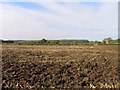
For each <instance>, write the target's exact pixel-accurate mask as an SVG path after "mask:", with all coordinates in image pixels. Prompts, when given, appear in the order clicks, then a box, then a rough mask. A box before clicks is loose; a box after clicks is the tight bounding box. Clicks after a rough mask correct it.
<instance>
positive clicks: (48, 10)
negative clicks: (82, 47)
mask: <svg viewBox="0 0 120 90" xmlns="http://www.w3.org/2000/svg"><path fill="white" fill-rule="evenodd" d="M0 30H1V31H2V35H1V37H0V38H2V39H10V40H11V39H15V40H17V39H19V40H26V39H29V40H31V39H32V40H39V39H42V38H46V39H89V40H102V39H103V38H106V37H112V38H113V39H115V38H117V37H118V3H117V2H4V3H0Z"/></svg>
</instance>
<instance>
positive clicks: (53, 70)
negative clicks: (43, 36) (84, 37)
mask: <svg viewBox="0 0 120 90" xmlns="http://www.w3.org/2000/svg"><path fill="white" fill-rule="evenodd" d="M2 62H3V63H2V88H27V89H36V88H119V87H120V84H119V78H118V74H119V69H118V46H117V45H97V46H96V45H80V46H77V45H76V46H75V45H70V46H69V45H68V46H57V45H3V46H2Z"/></svg>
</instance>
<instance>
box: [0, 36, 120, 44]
mask: <svg viewBox="0 0 120 90" xmlns="http://www.w3.org/2000/svg"><path fill="white" fill-rule="evenodd" d="M1 43H3V44H4V43H8V44H19V45H81V44H82V45H94V44H96V45H101V44H103V45H104V44H120V38H119V39H116V40H113V39H112V38H110V37H108V38H105V39H103V40H102V41H89V40H46V39H41V40H1Z"/></svg>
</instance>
